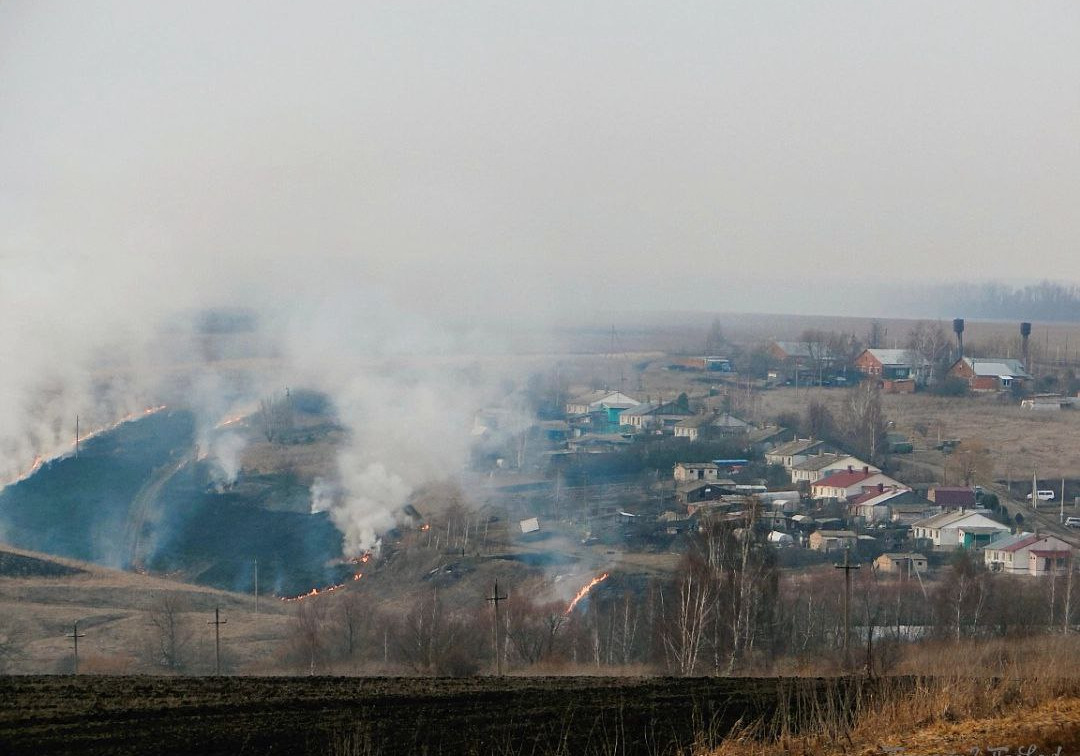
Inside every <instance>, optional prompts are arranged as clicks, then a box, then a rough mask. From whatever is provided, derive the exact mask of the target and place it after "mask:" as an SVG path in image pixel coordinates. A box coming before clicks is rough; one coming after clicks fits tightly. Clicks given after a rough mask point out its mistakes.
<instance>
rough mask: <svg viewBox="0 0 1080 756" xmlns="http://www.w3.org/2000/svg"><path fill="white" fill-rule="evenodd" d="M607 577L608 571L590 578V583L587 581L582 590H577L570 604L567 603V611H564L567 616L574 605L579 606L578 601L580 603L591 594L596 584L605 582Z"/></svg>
mask: <svg viewBox="0 0 1080 756" xmlns="http://www.w3.org/2000/svg"><path fill="white" fill-rule="evenodd" d="M607 579H608V573H606V572H605V573H603V574H602V575H597V576H596V577H594V578H593V579H592V580H590V581H589V582H588V583H586V584H585V586H584V587H583V588H582V589H581V590H580V591H578V592H577V594H576V595H575V596H574V598H573V599H571V601H570V603H569V605H567V607H566V612H565V613H564V614H565V616H570V613H571V612H573V611H574V607H575V606H577V605H578V603H580V602H581V600H582V599H583V598H585V597H586V596H588V595H589V591H591V590H592V589H593V588H595V587H596V586H598V585H599V584H600V583H602V582H604V581H605V580H607Z"/></svg>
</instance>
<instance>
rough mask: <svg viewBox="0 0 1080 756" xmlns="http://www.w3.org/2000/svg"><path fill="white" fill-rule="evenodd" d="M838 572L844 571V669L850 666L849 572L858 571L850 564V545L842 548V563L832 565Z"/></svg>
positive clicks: (856, 567) (857, 567) (856, 566)
mask: <svg viewBox="0 0 1080 756" xmlns="http://www.w3.org/2000/svg"><path fill="white" fill-rule="evenodd" d="M833 567H835V568H836V569H838V570H843V571H844V667H845V668H846V667H849V666H851V657H850V656H849V654H848V650H849V648H850V642H851V571H852V570H857V569H859V565H857V564H852V563H851V545H850V544H848V545H847V546H846V547H845V548H844V563H843V564H834V565H833Z"/></svg>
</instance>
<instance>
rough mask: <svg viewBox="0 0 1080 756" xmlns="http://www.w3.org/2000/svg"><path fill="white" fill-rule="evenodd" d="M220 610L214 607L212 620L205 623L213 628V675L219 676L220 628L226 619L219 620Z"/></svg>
mask: <svg viewBox="0 0 1080 756" xmlns="http://www.w3.org/2000/svg"><path fill="white" fill-rule="evenodd" d="M220 611H221V610H220V608H219V607H216V606H215V607H214V619H213V621H212V622H211V621H210V620H207V621H206V624H208V625H213V626H214V674H215V675H220V674H221V626H222V625H225V624H227V623H228V622H229V621H228V620H227V619H224V620H223V619H221V616H220Z"/></svg>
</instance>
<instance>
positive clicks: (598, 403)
mask: <svg viewBox="0 0 1080 756" xmlns="http://www.w3.org/2000/svg"><path fill="white" fill-rule="evenodd" d="M639 404H641V402H639V401H638V400H637V399H635V398H633V397H632V396H627V395H626V394H624V393H622V392H621V391H611V390H609V389H599V390H597V391H590V392H588V393H587V394H581V395H580V396H576V397H574V398H573V399H571V400H570V401H568V402H567V403H566V414H568V415H588V414H589V413H590V412H598V411H599V410H601V409H630V408H631V407H636V406H638V405H639Z"/></svg>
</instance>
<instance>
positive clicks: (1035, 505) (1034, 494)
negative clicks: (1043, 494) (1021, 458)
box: [1031, 467, 1039, 512]
mask: <svg viewBox="0 0 1080 756" xmlns="http://www.w3.org/2000/svg"><path fill="white" fill-rule="evenodd" d="M1031 508H1032V509H1034V510H1035V511H1036V512H1038V511H1039V468H1037V467H1034V468H1032V470H1031Z"/></svg>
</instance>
